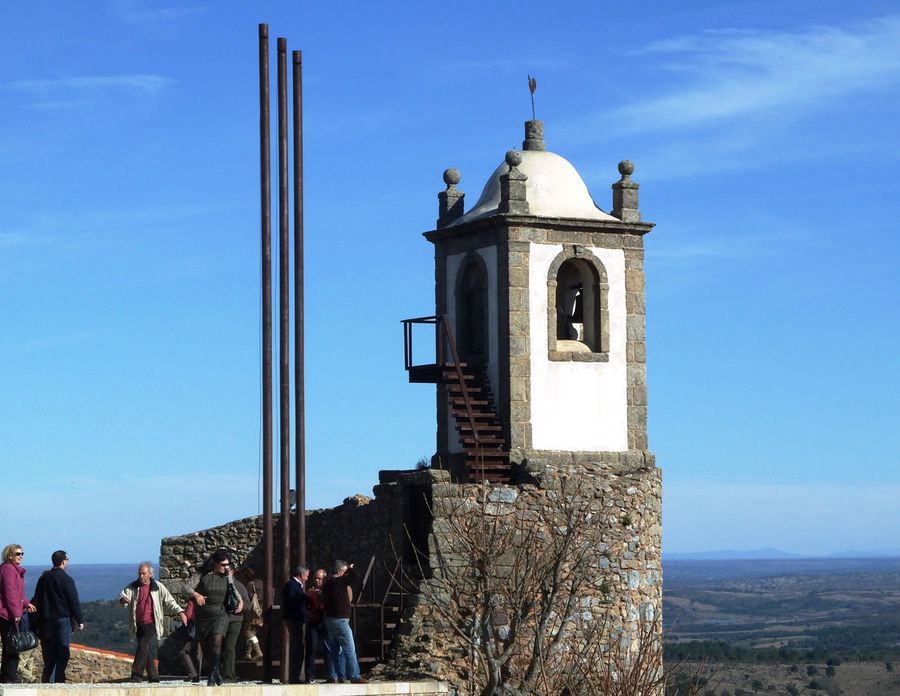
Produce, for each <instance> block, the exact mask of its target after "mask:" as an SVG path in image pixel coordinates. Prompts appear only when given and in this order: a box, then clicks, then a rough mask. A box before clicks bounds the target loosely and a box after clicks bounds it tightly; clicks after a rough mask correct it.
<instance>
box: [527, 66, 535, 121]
mask: <svg viewBox="0 0 900 696" xmlns="http://www.w3.org/2000/svg"><path fill="white" fill-rule="evenodd" d="M536 89H537V80H535V79H534V78H533V77H532V76H531V75H529V76H528V90H529V91H530V92H531V120H532V121H533V120H534V119H535V116H534V90H536Z"/></svg>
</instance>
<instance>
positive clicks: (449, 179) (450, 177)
mask: <svg viewBox="0 0 900 696" xmlns="http://www.w3.org/2000/svg"><path fill="white" fill-rule="evenodd" d="M461 180H462V177H461V176H460V174H459V170H458V169H452V168H451V169H445V170H444V183H445V184H447V186H456V185H457V184H458V183H459V182H460V181H461Z"/></svg>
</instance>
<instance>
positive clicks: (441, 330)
mask: <svg viewBox="0 0 900 696" xmlns="http://www.w3.org/2000/svg"><path fill="white" fill-rule="evenodd" d="M413 324H433V325H434V331H435V366H436V368H438V369H443V368H444V367H449V368H451V369H454V370H455V372H456V379H457V381H458V382H459V389H460V392H461V393H462V397H463V402H464V404H465V407H466V418H467V419H468V421H469V428H471V430H472V439H473V441H474V449H475V464H476V467H477V468H480V469H482V470H483V469H484V457H483V454H482V450H481V440H480V438H479V436H478V428H477V427H476V426H475V412H474V410H473V408H472V399H471V398H470V397H469V390H468V387H467V386H466V378H465V374H464V373H463V369H462V363H461V362H460V360H459V351H458V350H457V348H456V339H455V338H454V336H453V331H451V330H450V321H449V320H448V319H447V315H446V314H437V315H435V316H430V317H416V318H414V319H403V366H404V368H405V369H406V371H407V372H409V371H410V370H411V369H413V368H414V367H415V365H413V358H412V354H413V330H412V327H413ZM447 348H449V349H450V356H451V358H452V362H450V363H448V362H447V361H446V359H445V351H446V349H447ZM463 447H464V448H465V444H463Z"/></svg>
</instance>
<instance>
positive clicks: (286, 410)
mask: <svg viewBox="0 0 900 696" xmlns="http://www.w3.org/2000/svg"><path fill="white" fill-rule="evenodd" d="M287 110H288V105H287V39H285V38H279V39H278V260H279V265H278V274H279V276H278V289H279V293H278V303H279V313H278V314H279V323H278V338H279V346H278V347H279V351H278V357H279V386H280V387H281V391H280V394H279V402H278V405H279V415H280V416H281V419H280V429H281V433H280V434H281V438H280V440H281V456H280V461H279V463H280V466H281V582H282V584H284V583H286V582H287V581H288V580H290V578H291V498H290V488H291V401H290V399H291V394H290V381H289V380H290V346H289V340H290V334H289V333H288V332H289V325H290V275H289V274H290V257H289V256H288V254H289V251H290V248H289V244H290V240H289V237H290V229H289V226H290V218H289V205H288V204H289V198H288V195H289V194H288V114H287ZM283 610H284V607H282V611H283ZM288 641H289V639H288V635H287V624H286V623H282V642H281V683H282V684H286V683H287V682H288Z"/></svg>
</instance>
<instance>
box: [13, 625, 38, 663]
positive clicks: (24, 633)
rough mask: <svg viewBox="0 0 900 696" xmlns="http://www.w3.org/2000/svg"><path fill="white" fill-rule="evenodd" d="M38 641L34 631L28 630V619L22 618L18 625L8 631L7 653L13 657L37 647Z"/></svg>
mask: <svg viewBox="0 0 900 696" xmlns="http://www.w3.org/2000/svg"><path fill="white" fill-rule="evenodd" d="M37 644H38V639H37V636H36V635H35V633H34V631H32V630H30V629H29V628H28V617H27V616H23V617H22V620H21V622H20V623H18V624H16V625H15V626H12V627H10V629H9V640H8V642H7V645H8V646H9V651H10V652H11V653H13V654H15V655H17V654H19V653H23V652H28V651H29V650H34V649H35V648H36V647H37Z"/></svg>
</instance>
